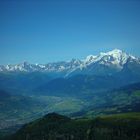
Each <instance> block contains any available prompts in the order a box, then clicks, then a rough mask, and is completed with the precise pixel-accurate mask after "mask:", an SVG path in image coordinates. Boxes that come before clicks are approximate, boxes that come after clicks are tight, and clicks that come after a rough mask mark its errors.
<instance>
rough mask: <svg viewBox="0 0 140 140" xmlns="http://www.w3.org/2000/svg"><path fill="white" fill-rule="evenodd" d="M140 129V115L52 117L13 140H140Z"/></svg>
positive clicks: (39, 121) (17, 135) (25, 129)
mask: <svg viewBox="0 0 140 140" xmlns="http://www.w3.org/2000/svg"><path fill="white" fill-rule="evenodd" d="M139 129H140V114H139V113H137V114H136V113H132V114H120V115H114V116H105V117H102V118H97V119H70V118H67V117H65V116H61V115H58V114H55V113H52V114H48V115H46V116H45V117H43V118H41V119H39V120H36V121H34V122H31V123H29V124H27V125H25V126H24V127H23V128H22V129H20V130H19V131H18V132H17V133H16V134H15V135H13V136H10V137H9V140H27V139H28V140H36V139H37V140H42V139H46V140H52V139H53V140H58V139H59V140H60V139H61V140H67V139H69V140H102V139H105V140H109V139H115V140H138V139H139V138H140V135H139ZM7 139H8V138H7Z"/></svg>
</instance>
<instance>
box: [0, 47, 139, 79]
mask: <svg viewBox="0 0 140 140" xmlns="http://www.w3.org/2000/svg"><path fill="white" fill-rule="evenodd" d="M129 64H131V65H137V66H138V67H137V71H140V58H136V57H134V56H132V55H129V54H127V53H125V52H123V51H121V50H118V49H115V50H113V51H110V52H107V53H100V54H99V55H97V56H94V55H89V56H87V58H86V59H85V60H78V59H72V60H71V61H68V62H56V63H48V64H30V63H27V62H24V63H21V64H17V65H10V64H9V65H6V66H3V65H1V66H0V72H45V73H48V74H50V75H53V76H56V77H67V76H71V75H77V74H88V75H89V74H91V75H100V76H101V75H111V74H114V73H117V72H120V71H122V70H123V69H124V68H125V67H126V65H129Z"/></svg>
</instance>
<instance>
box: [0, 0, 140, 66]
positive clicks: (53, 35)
mask: <svg viewBox="0 0 140 140" xmlns="http://www.w3.org/2000/svg"><path fill="white" fill-rule="evenodd" d="M114 48H118V49H122V50H125V51H126V52H128V53H131V54H134V55H136V56H140V0H0V64H7V63H19V62H23V61H29V62H31V63H47V62H52V61H60V60H70V59H71V58H84V57H86V55H89V54H98V53H99V52H100V51H102V52H106V51H109V50H112V49H114Z"/></svg>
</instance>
